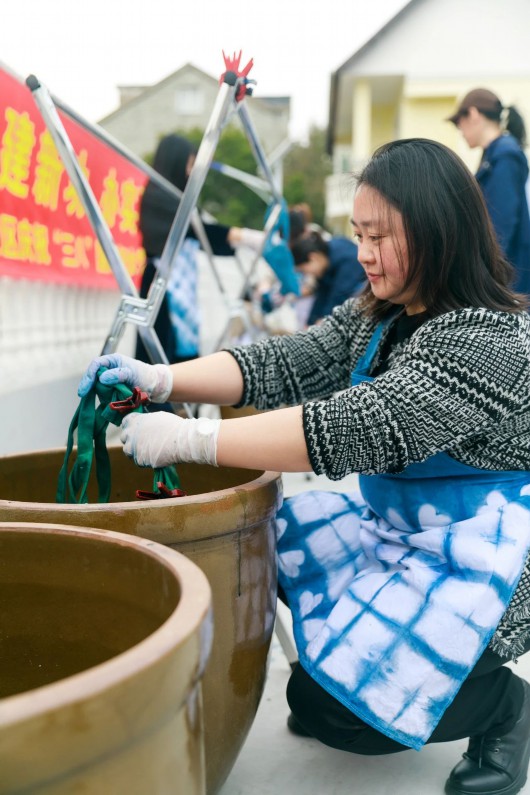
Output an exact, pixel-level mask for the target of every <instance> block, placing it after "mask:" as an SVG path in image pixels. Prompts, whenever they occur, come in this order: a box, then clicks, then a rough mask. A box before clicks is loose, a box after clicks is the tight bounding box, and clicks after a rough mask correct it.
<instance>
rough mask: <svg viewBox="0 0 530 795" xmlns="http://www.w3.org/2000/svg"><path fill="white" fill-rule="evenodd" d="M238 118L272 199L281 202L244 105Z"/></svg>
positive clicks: (272, 175)
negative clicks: (267, 184) (269, 187)
mask: <svg viewBox="0 0 530 795" xmlns="http://www.w3.org/2000/svg"><path fill="white" fill-rule="evenodd" d="M239 116H240V118H241V122H242V124H243V127H244V129H245V132H246V133H247V137H248V140H249V143H250V146H251V148H252V151H253V153H254V157H255V158H256V161H257V163H258V165H259V166H260V168H261V170H262V172H263V174H264V175H265V178H266V180H267V182H268V183H269V185H270V186H271V191H272V195H273V198H274V199H275V200H276V201H277V202H281V200H282V195H281V193H280V191H279V190H278V187H277V185H276V182H275V180H274V174H273V173H272V170H271V168H270V166H269V164H268V162H267V159H266V157H265V153H264V151H263V147H262V146H261V144H260V142H259V139H258V136H257V133H256V131H255V129H254V125H253V124H252V120H251V118H250V116H249V114H248V110H247V109H246V108H245V107H244V105H242V106H241V107H240V108H239Z"/></svg>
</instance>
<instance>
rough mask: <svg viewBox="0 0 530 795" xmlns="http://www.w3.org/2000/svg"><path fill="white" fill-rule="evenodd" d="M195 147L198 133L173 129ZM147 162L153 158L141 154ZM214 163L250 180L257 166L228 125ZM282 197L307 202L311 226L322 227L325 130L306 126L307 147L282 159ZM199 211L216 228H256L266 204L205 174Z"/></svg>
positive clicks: (234, 183) (241, 134)
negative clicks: (213, 220)
mask: <svg viewBox="0 0 530 795" xmlns="http://www.w3.org/2000/svg"><path fill="white" fill-rule="evenodd" d="M175 132H176V133H178V134H179V135H182V136H184V137H185V138H187V139H188V140H189V141H191V142H192V143H193V144H194V145H195V146H196V147H197V148H198V147H199V146H200V143H201V141H202V138H203V131H202V130H200V129H194V130H175ZM145 160H146V161H147V162H148V163H152V162H153V154H152V153H151V154H149V155H146V157H145ZM214 162H218V163H223V164H224V165H228V166H232V167H233V168H237V169H239V170H240V171H244V172H245V173H247V174H253V175H256V174H257V173H258V166H257V163H256V160H255V158H254V155H253V152H252V150H251V148H250V144H249V142H248V139H247V137H246V135H245V133H244V132H243V131H242V130H240V129H238V128H237V127H234V126H228V127H226V128H225V129H224V130H223V132H222V133H221V136H220V138H219V143H218V145H217V148H216V151H215V153H214ZM283 171H284V196H285V200H286V202H287V204H288V205H292V204H299V203H300V202H307V203H308V204H309V206H310V207H311V210H312V212H313V220H314V221H315V223H318V224H321V225H324V214H325V191H324V184H325V178H326V176H327V175H328V174H330V173H331V162H330V159H329V157H328V156H327V155H326V154H325V131H324V130H321V129H319V128H318V127H312V128H311V131H310V134H309V142H308V143H307V144H300V143H296V144H294V145H293V147H292V148H291V150H290V151H289V152H288V154H287V155H286V157H285V160H284V169H283ZM199 207H200V209H202V210H206V211H207V212H209V213H211V214H212V215H213V216H214V217H215V218H216V219H217V221H218V222H219V223H221V224H226V225H227V226H248V227H250V228H254V229H261V228H262V227H263V224H264V217H265V210H266V204H265V202H264V201H263V199H262V198H261V197H259V196H257V195H256V193H254V191H252V190H251V189H250V188H248V187H247V186H246V185H243V184H242V183H241V182H239V181H237V180H235V179H232V178H231V177H228V176H226V175H225V174H221V173H220V172H219V171H215V170H214V169H213V168H212V169H210V171H209V172H208V175H207V177H206V180H205V182H204V185H203V187H202V190H201V194H200V197H199Z"/></svg>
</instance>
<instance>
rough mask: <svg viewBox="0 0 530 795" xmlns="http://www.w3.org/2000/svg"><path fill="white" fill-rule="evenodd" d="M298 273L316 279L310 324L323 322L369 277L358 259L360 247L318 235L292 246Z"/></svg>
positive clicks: (349, 242) (337, 238)
mask: <svg viewBox="0 0 530 795" xmlns="http://www.w3.org/2000/svg"><path fill="white" fill-rule="evenodd" d="M291 252H292V254H293V258H294V263H295V265H296V268H297V270H298V271H299V272H300V273H302V274H303V275H304V276H305V277H307V278H309V279H313V280H314V289H313V293H314V301H313V304H312V306H311V309H310V311H309V315H308V317H307V325H309V326H311V325H313V324H314V323H318V321H320V320H322V318H323V317H326V315H330V314H331V312H332V310H333V309H334V308H335V307H336V306H339V305H340V304H342V303H344V301H346V300H347V299H348V298H351V297H352V296H353V295H355V293H357V292H359V290H360V289H361V288H362V287H363V286H364V284H365V282H366V276H365V273H364V270H363V268H362V267H361V265H360V263H359V261H358V259H357V246H356V245H355V244H354V243H352V241H351V240H348V238H347V237H340V236H337V237H332V238H330V239H329V240H324V239H323V237H322V236H321V235H319V234H318V233H317V232H312V233H311V234H309V235H307V236H306V237H301V238H298V240H296V241H295V242H294V243H293V244H292V246H291Z"/></svg>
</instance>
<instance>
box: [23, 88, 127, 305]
mask: <svg viewBox="0 0 530 795" xmlns="http://www.w3.org/2000/svg"><path fill="white" fill-rule="evenodd" d="M26 84H27V86H28V88H29V89H30V90H31V92H32V94H33V98H34V100H35V102H36V104H37V107H38V108H39V110H40V112H41V114H42V117H43V119H44V121H45V123H46V126H47V127H48V130H49V132H50V134H51V136H52V138H53V141H54V143H55V146H56V147H57V151H58V152H59V155H60V156H61V159H62V161H63V163H64V166H65V168H66V171H67V172H68V176H69V177H70V180H71V182H72V185H73V186H74V188H75V190H76V192H77V195H78V196H79V199H80V200H81V203H82V205H83V208H84V210H85V212H86V214H87V216H88V218H89V221H90V223H91V225H92V227H93V229H94V232H95V233H96V236H97V238H98V240H99V242H100V244H101V247H102V249H103V251H104V252H105V256H106V257H107V259H108V261H109V264H110V267H111V269H112V272H113V273H114V277H115V279H116V281H117V282H118V286H119V287H120V290H121V292H122V293H123V294H124V295H131V296H137V295H138V293H137V292H136V287H135V286H134V283H133V281H132V279H131V277H130V275H129V273H128V271H127V269H126V268H125V266H124V265H123V263H122V261H121V259H120V255H119V253H118V249H117V247H116V245H115V244H114V240H113V239H112V235H111V233H110V230H109V228H108V226H107V222H106V221H105V219H104V217H103V213H102V212H101V209H100V207H99V205H98V203H97V201H96V197H95V196H94V193H93V192H92V188H91V187H90V185H89V183H88V180H87V178H86V176H85V174H84V173H83V171H82V169H81V167H80V165H79V162H78V160H77V157H76V155H75V152H74V149H73V147H72V144H71V143H70V139H69V138H68V135H67V133H66V130H65V129H64V125H63V123H62V121H61V117H60V116H59V114H58V113H57V109H56V107H55V105H54V104H53V101H52V99H51V96H50V94H49V92H48V90H47V89H46V88H45V87H44V86H42V85H41V84H40V83H39V81H38V80H37V78H36V77H35V75H30V76H29V77H28V79H27V80H26Z"/></svg>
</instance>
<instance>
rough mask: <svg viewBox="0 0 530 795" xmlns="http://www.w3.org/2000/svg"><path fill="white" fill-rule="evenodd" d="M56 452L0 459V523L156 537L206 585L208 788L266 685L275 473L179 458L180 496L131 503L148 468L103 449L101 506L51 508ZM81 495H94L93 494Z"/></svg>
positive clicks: (230, 757)
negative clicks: (104, 499) (209, 627)
mask: <svg viewBox="0 0 530 795" xmlns="http://www.w3.org/2000/svg"><path fill="white" fill-rule="evenodd" d="M63 455H64V451H63V450H51V451H44V452H37V453H27V454H23V455H17V456H5V457H3V458H0V497H2V498H3V499H1V500H0V520H2V521H32V522H42V521H54V522H60V523H64V524H80V525H83V526H90V527H98V528H104V529H108V530H114V531H119V532H126V533H130V534H132V535H136V536H143V537H144V538H148V539H152V540H154V541H158V542H160V543H162V544H166V545H169V546H171V547H173V548H174V549H177V550H178V551H179V552H182V553H183V554H184V555H186V556H187V557H189V558H190V559H191V560H193V561H194V562H195V563H197V564H198V565H199V567H200V568H201V569H202V570H203V572H204V573H205V574H206V576H207V578H208V580H209V583H210V586H211V588H212V604H213V614H214V641H213V648H212V653H211V657H210V661H209V664H208V666H207V669H206V672H205V675H204V678H203V680H202V691H203V701H204V722H205V755H206V781H207V786H206V789H207V793H208V795H214V793H216V792H217V791H218V789H219V788H220V787H221V785H222V783H223V782H224V780H225V779H226V777H227V775H228V773H229V772H230V770H231V768H232V766H233V764H234V762H235V760H236V758H237V755H238V753H239V751H240V749H241V747H242V745H243V743H244V741H245V738H246V736H247V734H248V731H249V729H250V727H251V725H252V721H253V719H254V716H255V713H256V710H257V707H258V704H259V700H260V697H261V694H262V692H263V686H264V683H265V676H266V667H267V655H268V649H269V645H270V640H271V636H272V631H273V625H274V615H275V606H276V563H275V516H276V511H277V509H278V506H279V502H280V500H281V478H280V476H279V475H278V474H277V473H272V472H258V471H253V470H243V469H229V468H224V467H220V468H216V467H207V466H197V465H194V464H181V465H179V466H178V471H179V475H180V477H181V480H182V487H183V489H184V490H185V491H186V492H187V493H188V495H189V496H187V497H181V498H173V499H168V500H153V501H148V502H138V501H136V500H135V497H134V493H135V489H137V488H142V489H147V490H149V489H150V488H151V487H152V471H151V470H146V469H140V468H138V467H136V466H135V465H134V464H133V463H131V461H130V460H129V459H127V458H126V457H125V456H124V455H123V452H122V450H121V447H115V448H110V455H111V466H112V481H113V487H112V494H111V502H110V503H108V504H97V503H89V504H87V505H57V504H55V503H54V499H55V489H56V485H57V475H58V472H59V469H60V467H61V464H62V459H63ZM90 499H96V495H95V494H93V495H92V496H91V497H90Z"/></svg>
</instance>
